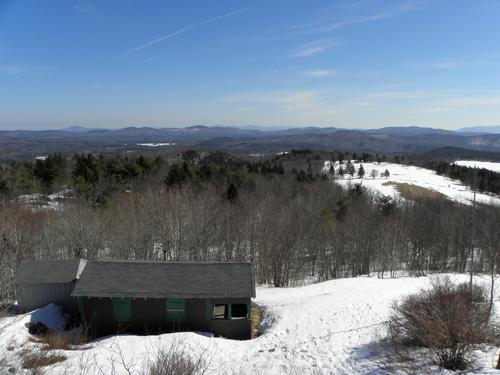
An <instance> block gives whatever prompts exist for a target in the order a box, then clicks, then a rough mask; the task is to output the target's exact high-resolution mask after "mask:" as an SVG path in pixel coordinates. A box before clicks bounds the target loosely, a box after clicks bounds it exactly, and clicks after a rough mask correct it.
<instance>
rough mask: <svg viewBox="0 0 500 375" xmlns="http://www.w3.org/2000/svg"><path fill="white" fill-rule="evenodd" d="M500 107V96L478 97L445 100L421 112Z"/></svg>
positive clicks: (424, 108)
mask: <svg viewBox="0 0 500 375" xmlns="http://www.w3.org/2000/svg"><path fill="white" fill-rule="evenodd" d="M498 105H500V95H493V96H476V97H472V96H471V97H455V98H443V99H441V100H436V101H434V102H433V103H430V104H429V105H428V106H426V107H422V108H420V111H421V112H432V113H436V112H457V111H460V110H464V109H467V108H470V107H478V106H481V107H482V106H498Z"/></svg>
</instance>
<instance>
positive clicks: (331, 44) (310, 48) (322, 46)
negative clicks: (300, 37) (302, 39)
mask: <svg viewBox="0 0 500 375" xmlns="http://www.w3.org/2000/svg"><path fill="white" fill-rule="evenodd" d="M339 45H340V43H339V42H338V41H333V40H317V41H315V42H310V43H306V44H303V45H302V46H300V47H299V48H297V49H296V50H295V51H294V52H293V54H292V57H309V56H314V55H317V54H318V53H322V52H324V51H327V50H329V49H332V48H335V47H338V46H339Z"/></svg>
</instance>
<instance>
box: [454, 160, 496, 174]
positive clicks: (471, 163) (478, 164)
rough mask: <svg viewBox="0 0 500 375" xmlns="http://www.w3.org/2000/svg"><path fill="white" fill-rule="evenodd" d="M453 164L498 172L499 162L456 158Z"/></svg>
mask: <svg viewBox="0 0 500 375" xmlns="http://www.w3.org/2000/svg"><path fill="white" fill-rule="evenodd" d="M454 164H456V165H461V166H463V167H470V168H484V169H488V170H490V171H493V172H499V173H500V163H495V162H491V161H477V160H457V161H456V162H455V163H454Z"/></svg>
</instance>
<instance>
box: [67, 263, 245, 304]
mask: <svg viewBox="0 0 500 375" xmlns="http://www.w3.org/2000/svg"><path fill="white" fill-rule="evenodd" d="M72 295H73V296H85V297H149V298H166V297H174V298H175V297H178V298H207V297H208V298H219V297H244V298H250V297H255V281H254V275H253V268H252V265H251V264H250V263H206V262H145V261H88V262H87V265H86V266H85V269H84V270H83V272H82V274H81V276H80V279H79V280H78V282H77V283H76V286H75V289H74V290H73V293H72Z"/></svg>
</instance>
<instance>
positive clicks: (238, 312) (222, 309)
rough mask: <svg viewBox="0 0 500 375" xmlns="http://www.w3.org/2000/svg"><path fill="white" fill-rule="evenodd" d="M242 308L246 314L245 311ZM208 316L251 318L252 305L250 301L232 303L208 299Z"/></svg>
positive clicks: (211, 318) (217, 318) (212, 317)
mask: <svg viewBox="0 0 500 375" xmlns="http://www.w3.org/2000/svg"><path fill="white" fill-rule="evenodd" d="M233 307H234V314H233ZM242 309H244V311H245V312H246V314H244V313H243V310H242ZM207 318H208V319H209V320H249V319H250V318H251V305H250V304H248V303H233V304H231V303H211V302H210V301H207Z"/></svg>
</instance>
